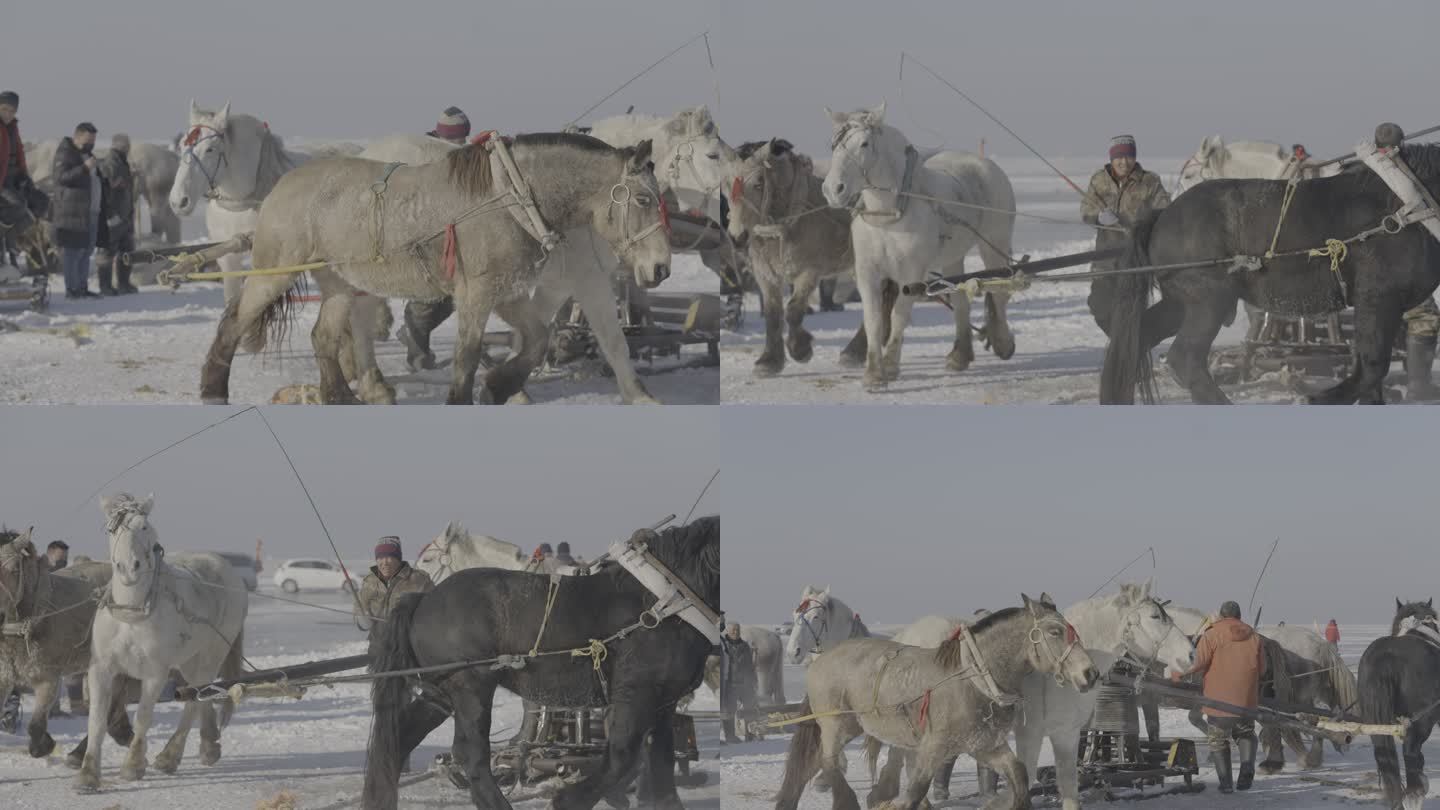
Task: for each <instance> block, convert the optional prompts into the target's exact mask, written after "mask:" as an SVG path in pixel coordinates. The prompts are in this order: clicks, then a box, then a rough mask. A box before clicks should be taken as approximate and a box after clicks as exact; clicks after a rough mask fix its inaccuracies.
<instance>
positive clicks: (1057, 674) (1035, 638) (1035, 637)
mask: <svg viewBox="0 0 1440 810" xmlns="http://www.w3.org/2000/svg"><path fill="white" fill-rule="evenodd" d="M1057 615H1058V614H1057ZM1031 619H1032V620H1033V621H1032V624H1031V625H1030V635H1029V638H1030V643H1031V645H1033V646H1034V647H1035V649H1037V650H1039V651H1040V652H1041V653H1043V654H1044V655H1045V657H1048V658H1050V659H1051V660H1052V661H1053V662H1054V672H1053V673H1052V675H1053V677H1054V678H1055V683H1057V684H1059V685H1060V686H1064V685H1065V675H1064V673H1063V672H1062V670H1063V669H1064V667H1065V662H1066V661H1068V660H1069V659H1070V656H1071V654H1073V653H1074V652H1075V649H1076V648H1077V647H1079V646H1080V634H1079V633H1077V632H1075V627H1074V626H1073V625H1071V624H1070V622H1067V621H1065V620H1064V619H1063V618H1059V619H1056V618H1041V617H1039V616H1035V615H1033V614H1032V615H1031ZM1046 625H1058V626H1060V627H1063V628H1064V629H1065V651H1064V652H1062V653H1060V654H1059V655H1056V654H1055V653H1054V652H1053V651H1052V650H1051V649H1050V645H1048V644H1046V643H1045V635H1046V634H1045V626H1046Z"/></svg>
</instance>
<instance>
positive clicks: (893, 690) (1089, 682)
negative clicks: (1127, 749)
mask: <svg viewBox="0 0 1440 810" xmlns="http://www.w3.org/2000/svg"><path fill="white" fill-rule="evenodd" d="M1021 598H1022V599H1023V600H1024V606H1023V607H1019V608H1007V609H1005V610H1001V611H998V612H996V613H993V614H991V615H989V616H987V617H985V618H984V619H981V620H980V621H978V622H976V623H975V624H974V625H973V626H972V627H971V628H970V629H969V632H968V634H967V635H964V636H960V637H957V638H955V639H951V640H949V641H946V642H945V643H943V644H941V645H940V647H939V649H935V650H931V649H925V648H922V647H912V646H909V645H907V644H901V643H898V642H894V641H885V640H881V639H852V640H850V641H844V642H841V643H840V644H838V645H836V646H835V647H834V648H833V649H831V650H829V651H827V652H825V653H824V654H822V655H821V656H820V657H819V658H817V659H815V661H814V663H812V664H811V665H810V668H809V670H808V671H807V672H806V676H805V686H806V694H807V697H806V700H805V703H804V705H803V707H802V711H803V712H804V713H805V714H807V715H809V714H811V713H812V712H813V717H812V718H811V719H808V720H805V721H804V722H802V723H800V724H799V727H798V728H797V729H796V731H795V735H794V737H792V738H791V741H790V752H789V756H788V757H787V759H786V762H785V779H784V784H783V785H782V786H781V788H780V793H779V795H778V796H777V797H776V803H775V806H776V808H777V810H795V808H796V807H797V806H798V805H799V802H800V794H801V792H802V791H803V790H804V786H805V783H807V782H809V781H810V779H811V777H813V776H815V774H816V772H818V771H820V770H822V769H823V770H824V771H825V773H826V775H827V776H828V777H829V780H828V781H829V784H830V786H831V789H832V791H833V793H832V799H831V802H832V804H831V806H832V807H833V808H835V810H859V806H860V805H859V802H858V800H857V798H856V796H855V791H854V790H852V789H851V788H850V786H849V785H848V784H847V783H846V782H845V778H844V768H845V750H844V749H845V746H846V745H847V744H848V743H849V742H850V741H851V740H853V739H855V738H856V737H858V736H860V735H862V734H867V735H870V736H872V737H875V738H876V739H879V740H881V741H883V742H886V743H889V744H891V745H894V746H898V747H901V748H904V749H907V751H908V752H910V753H908V754H907V760H908V761H907V763H906V764H907V766H908V767H909V771H910V775H911V776H910V783H909V785H908V786H907V787H906V789H905V791H904V793H903V795H902V796H901V797H900V798H898V799H897V798H896V797H893V796H886V795H880V794H877V792H876V790H872V791H871V795H870V796H869V797H868V802H867V803H868V804H869V805H870V806H875V805H876V804H877V803H879V804H880V806H881V807H882V808H887V810H889V809H890V808H905V810H916V808H918V807H920V806H921V804H922V803H923V802H924V801H926V795H925V794H926V793H927V791H928V790H929V788H930V782H931V780H932V778H933V777H934V775H935V772H936V770H937V769H939V767H940V766H941V765H942V764H943V763H944V762H945V761H946V760H948V759H951V758H953V757H955V756H956V755H958V754H971V755H972V756H974V757H975V758H976V759H977V760H978V761H980V762H981V763H984V764H985V765H987V766H989V767H990V768H992V769H994V770H997V771H999V772H1000V773H1002V774H1003V775H1004V777H1005V780H1006V784H1008V785H1011V786H1024V785H1028V784H1030V781H1029V778H1028V776H1027V775H1026V773H1025V765H1024V764H1023V763H1021V761H1020V759H1019V758H1018V757H1016V756H1015V753H1014V752H1013V751H1012V750H1011V749H1010V745H1009V742H1008V741H1009V736H1010V729H1011V727H1012V726H1013V722H1014V719H1015V713H1016V706H1017V704H1018V702H1019V695H1020V688H1021V682H1022V681H1023V680H1024V678H1025V677H1026V676H1027V675H1029V674H1030V673H1032V672H1044V673H1049V674H1051V675H1054V676H1055V677H1056V678H1057V679H1059V680H1062V681H1065V682H1068V683H1069V684H1071V685H1072V686H1074V687H1075V688H1076V689H1078V690H1080V691H1085V690H1088V689H1089V688H1090V687H1091V686H1093V685H1094V684H1095V682H1096V681H1097V680H1099V678H1100V672H1099V670H1097V669H1096V668H1095V665H1094V663H1093V662H1092V661H1091V660H1090V656H1089V655H1088V654H1087V653H1086V652H1085V648H1084V647H1083V646H1082V644H1081V642H1080V638H1079V637H1078V636H1077V635H1076V633H1075V630H1074V628H1073V627H1071V626H1070V624H1069V623H1068V622H1066V621H1065V617H1064V616H1062V615H1060V612H1059V611H1058V610H1056V609H1055V606H1054V604H1052V603H1051V602H1050V601H1049V599H1048V598H1047V597H1043V596H1042V597H1041V600H1040V601H1032V600H1031V599H1030V597H1028V596H1024V595H1022V596H1021ZM1002 802H1003V803H1004V804H1003V805H1002V804H1001V803H1002ZM1001 806H1008V807H1010V808H1012V810H1015V809H1016V808H1028V807H1029V806H1030V794H1029V792H1028V791H1026V790H1025V789H1023V787H1022V788H1020V789H1012V790H1011V795H1010V797H1009V798H1008V800H1007V799H1006V798H1004V797H1001V796H997V797H996V798H995V799H994V800H993V801H992V802H991V803H990V804H989V805H987V807H992V808H996V807H1001Z"/></svg>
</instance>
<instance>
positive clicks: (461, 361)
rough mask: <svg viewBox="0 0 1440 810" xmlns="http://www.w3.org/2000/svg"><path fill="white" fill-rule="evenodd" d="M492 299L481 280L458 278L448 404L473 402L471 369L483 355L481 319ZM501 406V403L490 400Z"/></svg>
mask: <svg viewBox="0 0 1440 810" xmlns="http://www.w3.org/2000/svg"><path fill="white" fill-rule="evenodd" d="M494 306H495V302H494V300H493V299H492V296H491V295H490V291H489V290H488V289H487V288H486V286H485V284H484V282H482V281H479V280H468V279H463V278H462V279H461V283H460V284H458V285H456V288H455V315H456V317H455V320H456V322H457V330H456V337H455V366H454V368H453V369H451V376H450V394H449V396H448V397H446V400H445V402H446V404H449V405H473V404H474V403H475V369H477V368H478V367H479V366H480V360H481V358H482V357H483V356H484V354H485V322H486V321H488V320H490V311H491V310H492V309H493V308H494ZM494 404H496V405H503V404H504V403H503V402H497V403H494Z"/></svg>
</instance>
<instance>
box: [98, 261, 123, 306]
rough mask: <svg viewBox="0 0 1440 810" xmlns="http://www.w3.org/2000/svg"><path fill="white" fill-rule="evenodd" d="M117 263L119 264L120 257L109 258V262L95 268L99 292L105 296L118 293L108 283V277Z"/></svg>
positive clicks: (108, 296)
mask: <svg viewBox="0 0 1440 810" xmlns="http://www.w3.org/2000/svg"><path fill="white" fill-rule="evenodd" d="M118 264H120V259H118V258H115V259H111V260H110V263H109V264H102V265H100V266H99V267H97V268H95V275H96V276H98V281H99V282H100V294H101V295H103V296H105V297H106V298H110V297H113V296H116V295H119V294H120V293H119V292H116V290H115V286H114V285H113V284H111V283H110V278H111V276H112V275H113V274H114V273H115V267H116V265H118Z"/></svg>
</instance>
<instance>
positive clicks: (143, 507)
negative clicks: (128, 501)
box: [140, 492, 155, 515]
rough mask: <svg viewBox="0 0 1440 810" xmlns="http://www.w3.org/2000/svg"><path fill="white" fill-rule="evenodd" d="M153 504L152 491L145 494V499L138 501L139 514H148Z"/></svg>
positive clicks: (153, 495) (153, 494) (153, 496)
mask: <svg viewBox="0 0 1440 810" xmlns="http://www.w3.org/2000/svg"><path fill="white" fill-rule="evenodd" d="M154 506H155V493H153V492H152V493H150V494H149V495H146V496H145V500H143V501H141V502H140V514H142V515H148V514H150V510H151V509H152V508H154Z"/></svg>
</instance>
